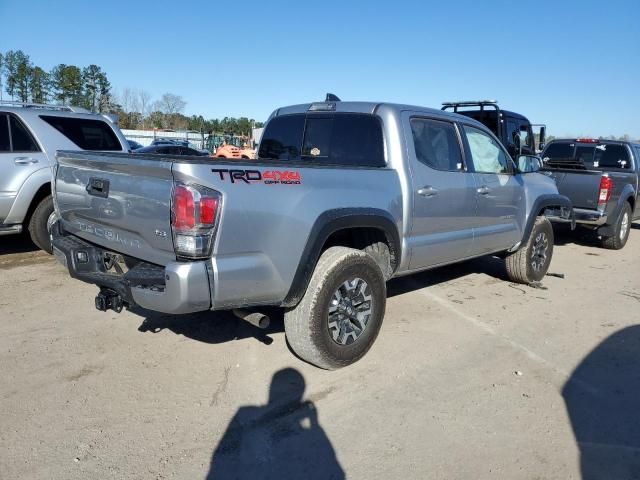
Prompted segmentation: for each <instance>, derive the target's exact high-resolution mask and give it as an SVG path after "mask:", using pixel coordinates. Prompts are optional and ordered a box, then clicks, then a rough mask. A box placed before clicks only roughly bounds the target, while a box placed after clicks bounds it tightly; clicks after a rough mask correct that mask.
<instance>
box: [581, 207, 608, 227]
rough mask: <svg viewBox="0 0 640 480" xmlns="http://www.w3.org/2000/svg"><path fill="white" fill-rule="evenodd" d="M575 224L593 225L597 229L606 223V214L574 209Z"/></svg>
mask: <svg viewBox="0 0 640 480" xmlns="http://www.w3.org/2000/svg"><path fill="white" fill-rule="evenodd" d="M573 211H574V212H575V214H576V223H580V224H583V225H593V226H594V227H599V226H600V225H604V224H605V223H607V214H606V213H604V212H599V211H598V210H587V209H585V208H574V209H573Z"/></svg>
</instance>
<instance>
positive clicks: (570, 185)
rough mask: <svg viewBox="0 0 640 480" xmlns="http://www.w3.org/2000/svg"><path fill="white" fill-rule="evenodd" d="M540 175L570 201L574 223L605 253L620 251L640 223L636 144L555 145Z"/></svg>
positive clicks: (580, 140) (579, 142) (587, 140)
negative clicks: (591, 235)
mask: <svg viewBox="0 0 640 480" xmlns="http://www.w3.org/2000/svg"><path fill="white" fill-rule="evenodd" d="M542 160H543V168H542V170H541V172H542V173H544V174H546V175H548V176H549V177H551V178H553V179H554V180H555V182H556V184H557V185H558V190H560V192H561V193H562V194H563V195H566V196H567V197H569V199H571V202H572V203H573V206H574V207H575V208H574V211H575V217H576V223H577V224H578V225H580V226H581V227H583V228H589V229H591V230H594V231H595V232H596V233H597V235H598V237H599V239H600V242H601V244H602V246H603V247H604V248H608V249H612V250H620V249H621V248H623V247H624V246H625V244H626V243H627V239H628V238H629V232H630V231H631V223H632V222H633V220H637V219H640V208H638V206H637V204H638V187H639V182H640V144H638V143H631V142H621V141H614V140H598V139H593V138H576V139H565V140H553V141H552V142H549V144H548V145H547V148H545V149H544V151H543V152H542Z"/></svg>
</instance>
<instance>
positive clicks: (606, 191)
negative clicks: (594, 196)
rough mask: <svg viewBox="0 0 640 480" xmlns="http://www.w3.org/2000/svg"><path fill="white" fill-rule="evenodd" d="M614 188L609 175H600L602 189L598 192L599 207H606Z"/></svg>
mask: <svg viewBox="0 0 640 480" xmlns="http://www.w3.org/2000/svg"><path fill="white" fill-rule="evenodd" d="M611 190H613V180H611V178H610V177H609V176H608V175H603V176H602V177H600V191H599V192H598V207H602V208H604V207H605V206H606V205H607V202H608V201H609V199H610V198H611Z"/></svg>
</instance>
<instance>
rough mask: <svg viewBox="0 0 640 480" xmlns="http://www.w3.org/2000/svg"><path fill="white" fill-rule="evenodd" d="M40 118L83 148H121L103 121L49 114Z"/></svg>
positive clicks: (116, 138)
mask: <svg viewBox="0 0 640 480" xmlns="http://www.w3.org/2000/svg"><path fill="white" fill-rule="evenodd" d="M40 118H41V119H42V120H44V121H45V122H47V123H48V124H49V125H51V126H52V127H53V128H55V129H56V130H58V131H59V132H60V133H61V134H62V135H64V136H65V137H67V138H68V139H69V140H71V141H72V142H73V143H75V144H76V145H77V146H78V147H79V148H81V149H83V150H108V151H109V150H110V151H117V150H122V146H121V145H120V141H119V140H118V137H117V136H116V134H115V133H114V132H113V129H112V128H111V127H110V126H109V125H108V124H107V122H105V121H102V120H94V119H88V118H75V117H54V116H50V115H40Z"/></svg>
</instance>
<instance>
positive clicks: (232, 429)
mask: <svg viewBox="0 0 640 480" xmlns="http://www.w3.org/2000/svg"><path fill="white" fill-rule="evenodd" d="M304 389H305V382H304V378H303V377H302V375H301V374H300V372H298V371H297V370H295V369H293V368H285V369H282V370H279V371H278V372H276V373H275V374H274V375H273V378H272V380H271V388H270V390H269V403H268V404H267V405H257V406H245V407H240V408H239V409H238V411H237V412H236V414H235V415H234V417H233V419H232V420H231V422H230V423H229V425H228V426H227V430H226V432H225V433H224V436H223V437H222V440H221V441H220V443H219V444H218V446H217V447H216V449H215V451H214V452H213V456H212V458H211V467H210V470H209V474H208V475H207V479H209V480H211V479H213V480H219V479H224V480H226V479H245V478H246V479H257V478H260V479H284V478H304V479H323V480H328V479H343V478H345V474H344V471H343V470H342V468H341V467H340V464H339V463H338V460H337V458H336V454H335V452H334V450H333V447H332V446H331V442H330V441H329V439H328V438H327V435H326V434H325V433H324V430H323V429H322V427H321V426H320V424H319V423H318V412H317V411H316V407H315V405H314V404H313V402H310V401H303V395H304Z"/></svg>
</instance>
